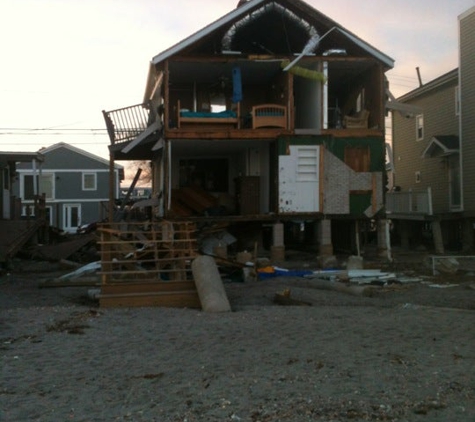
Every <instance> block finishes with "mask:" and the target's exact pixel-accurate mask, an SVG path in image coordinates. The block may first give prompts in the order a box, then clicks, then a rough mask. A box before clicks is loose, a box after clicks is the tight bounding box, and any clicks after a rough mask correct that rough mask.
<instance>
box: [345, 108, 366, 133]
mask: <svg viewBox="0 0 475 422" xmlns="http://www.w3.org/2000/svg"><path fill="white" fill-rule="evenodd" d="M368 118H369V111H368V110H364V109H363V110H361V111H360V112H359V113H358V114H357V115H356V116H345V117H344V118H343V125H344V126H345V128H347V129H353V128H367V127H368Z"/></svg>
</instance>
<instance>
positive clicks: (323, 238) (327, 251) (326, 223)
mask: <svg viewBox="0 0 475 422" xmlns="http://www.w3.org/2000/svg"><path fill="white" fill-rule="evenodd" d="M318 226H319V227H318V233H317V238H318V244H319V254H320V255H333V243H332V222H331V220H321V221H320V224H319V225H318Z"/></svg>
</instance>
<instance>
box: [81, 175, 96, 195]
mask: <svg viewBox="0 0 475 422" xmlns="http://www.w3.org/2000/svg"><path fill="white" fill-rule="evenodd" d="M86 176H94V187H92V188H87V187H86ZM82 190H86V191H94V190H97V174H96V173H93V172H87V173H82Z"/></svg>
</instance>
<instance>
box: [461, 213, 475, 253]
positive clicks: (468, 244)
mask: <svg viewBox="0 0 475 422" xmlns="http://www.w3.org/2000/svg"><path fill="white" fill-rule="evenodd" d="M473 225H474V222H473V220H472V219H465V220H463V223H462V228H463V229H462V251H464V252H468V251H472V250H473V242H474V235H473V227H474V226H473Z"/></svg>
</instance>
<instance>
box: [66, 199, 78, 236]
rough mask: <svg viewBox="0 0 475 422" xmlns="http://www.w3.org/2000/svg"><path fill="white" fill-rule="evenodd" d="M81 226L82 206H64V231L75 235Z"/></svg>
mask: <svg viewBox="0 0 475 422" xmlns="http://www.w3.org/2000/svg"><path fill="white" fill-rule="evenodd" d="M80 225H81V204H64V205H63V230H64V231H67V232H70V233H73V232H76V230H77V228H78V227H79V226H80Z"/></svg>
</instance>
